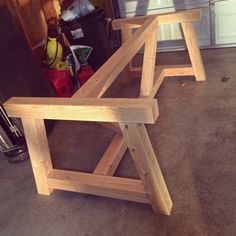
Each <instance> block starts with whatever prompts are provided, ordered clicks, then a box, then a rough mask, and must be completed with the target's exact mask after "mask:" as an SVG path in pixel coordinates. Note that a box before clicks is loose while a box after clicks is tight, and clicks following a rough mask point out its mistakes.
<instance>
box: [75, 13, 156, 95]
mask: <svg viewBox="0 0 236 236" xmlns="http://www.w3.org/2000/svg"><path fill="white" fill-rule="evenodd" d="M156 22H157V18H156V17H151V18H149V19H147V20H146V21H145V22H144V24H143V25H142V26H141V27H140V29H138V30H137V31H136V32H135V33H134V34H133V36H132V38H131V39H129V40H127V41H126V42H125V43H124V44H123V45H122V46H121V47H120V48H119V50H117V51H116V52H115V53H114V54H113V56H112V57H111V58H109V59H108V60H107V62H105V63H104V65H103V66H102V67H101V68H100V69H99V70H98V71H97V72H96V73H95V74H94V75H93V76H92V77H91V78H90V79H89V80H88V81H87V82H86V83H85V84H84V85H83V86H82V87H81V88H80V89H79V90H78V91H77V92H76V93H75V95H74V96H73V97H98V98H99V97H101V96H102V95H103V94H104V93H105V92H106V91H107V89H108V88H109V87H110V85H111V84H112V83H113V82H114V80H115V79H116V77H117V76H118V75H119V74H120V72H121V71H122V70H123V69H124V68H125V66H126V65H127V64H128V63H129V62H130V60H131V59H132V58H133V57H134V55H135V54H136V53H137V52H138V50H139V49H140V48H141V47H142V45H143V44H144V42H145V40H146V37H147V35H148V34H149V32H152V31H153V30H154V29H155V28H156Z"/></svg>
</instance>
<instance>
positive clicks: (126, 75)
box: [121, 29, 132, 84]
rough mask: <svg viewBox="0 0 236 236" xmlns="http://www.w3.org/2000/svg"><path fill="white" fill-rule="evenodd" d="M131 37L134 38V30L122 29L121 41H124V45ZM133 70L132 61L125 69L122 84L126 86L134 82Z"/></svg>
mask: <svg viewBox="0 0 236 236" xmlns="http://www.w3.org/2000/svg"><path fill="white" fill-rule="evenodd" d="M131 37H132V29H122V30H121V41H122V44H124V43H125V42H126V41H127V40H129V39H130V38H131ZM131 68H132V60H131V62H129V63H128V65H127V66H126V67H125V69H124V72H123V77H122V82H123V83H124V84H128V83H130V82H131V80H132V77H131V72H130V70H131Z"/></svg>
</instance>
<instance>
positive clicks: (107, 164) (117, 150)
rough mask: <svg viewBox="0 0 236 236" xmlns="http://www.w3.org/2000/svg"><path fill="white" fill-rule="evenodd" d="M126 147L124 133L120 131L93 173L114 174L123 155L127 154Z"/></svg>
mask: <svg viewBox="0 0 236 236" xmlns="http://www.w3.org/2000/svg"><path fill="white" fill-rule="evenodd" d="M126 149H127V144H126V142H125V140H124V138H123V135H122V134H121V133H120V132H119V133H117V134H116V136H115V137H114V139H113V140H112V142H111V144H110V145H109V147H108V148H107V150H106V152H105V153H104V155H103V157H102V159H101V160H100V161H99V163H98V165H97V166H96V168H95V170H94V171H93V173H94V174H97V175H110V176H112V175H113V174H114V173H115V171H116V168H117V167H118V165H119V163H120V161H121V159H122V157H123V155H124V154H125V151H126Z"/></svg>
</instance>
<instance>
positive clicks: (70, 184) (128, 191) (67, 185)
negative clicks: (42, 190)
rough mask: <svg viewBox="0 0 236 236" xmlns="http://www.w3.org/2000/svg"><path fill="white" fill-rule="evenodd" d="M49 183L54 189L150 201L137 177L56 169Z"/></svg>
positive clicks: (50, 176)
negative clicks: (129, 177) (130, 177)
mask: <svg viewBox="0 0 236 236" xmlns="http://www.w3.org/2000/svg"><path fill="white" fill-rule="evenodd" d="M48 183H49V186H50V187H51V188H54V189H61V190H67V191H73V192H80V193H87V194H93V195H98V196H105V197H112V198H117V199H124V200H129V201H135V202H142V203H149V199H148V197H147V194H146V192H145V190H144V187H143V184H142V182H141V181H140V180H136V179H128V178H120V177H114V176H113V177H111V176H103V175H95V174H87V173H81V172H73V171H65V170H55V169H54V170H52V171H51V173H50V174H49V175H48Z"/></svg>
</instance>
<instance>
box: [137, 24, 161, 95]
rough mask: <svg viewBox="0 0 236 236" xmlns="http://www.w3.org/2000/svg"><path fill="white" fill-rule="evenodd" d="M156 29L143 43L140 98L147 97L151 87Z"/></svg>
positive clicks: (154, 60) (155, 48)
mask: <svg viewBox="0 0 236 236" xmlns="http://www.w3.org/2000/svg"><path fill="white" fill-rule="evenodd" d="M157 29H158V28H157ZM157 29H156V30H153V31H152V32H150V34H149V36H148V37H147V39H146V41H145V48H144V57H143V70H142V78H141V85H140V97H147V96H149V95H150V93H151V90H152V87H153V81H154V73H155V71H154V70H155V64H156V54H157V53H156V50H157Z"/></svg>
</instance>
